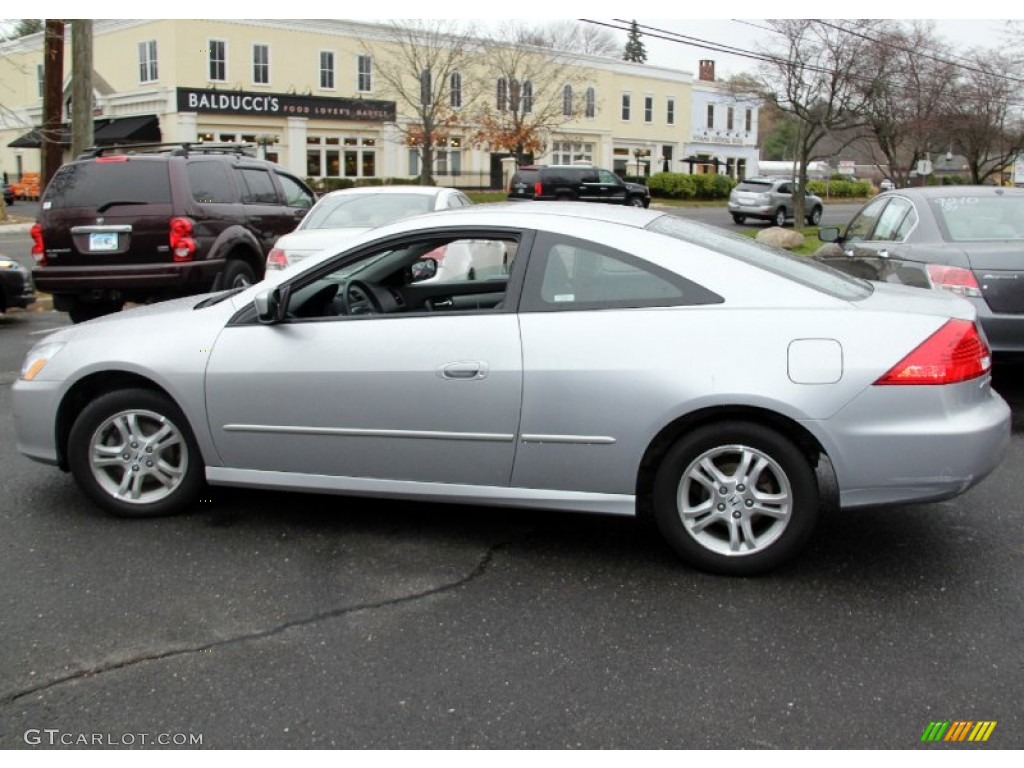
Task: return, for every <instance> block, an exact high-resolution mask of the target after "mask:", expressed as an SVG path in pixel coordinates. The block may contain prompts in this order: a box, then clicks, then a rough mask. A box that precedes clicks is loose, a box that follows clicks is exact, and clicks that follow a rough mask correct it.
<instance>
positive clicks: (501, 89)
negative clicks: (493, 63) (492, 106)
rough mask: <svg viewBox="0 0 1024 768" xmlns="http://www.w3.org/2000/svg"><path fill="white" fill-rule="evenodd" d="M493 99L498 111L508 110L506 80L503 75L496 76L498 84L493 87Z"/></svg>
mask: <svg viewBox="0 0 1024 768" xmlns="http://www.w3.org/2000/svg"><path fill="white" fill-rule="evenodd" d="M495 101H496V102H497V104H496V106H497V108H498V111H499V112H505V111H507V110H508V81H507V80H506V79H505V78H504V77H499V78H498V84H497V87H496V89H495Z"/></svg>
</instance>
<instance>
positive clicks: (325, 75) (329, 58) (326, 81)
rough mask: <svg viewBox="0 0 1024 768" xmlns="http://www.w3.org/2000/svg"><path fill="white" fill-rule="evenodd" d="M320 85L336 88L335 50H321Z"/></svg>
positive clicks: (326, 88) (327, 88) (330, 88)
mask: <svg viewBox="0 0 1024 768" xmlns="http://www.w3.org/2000/svg"><path fill="white" fill-rule="evenodd" d="M320 87H321V88H323V89H325V90H329V91H332V90H334V51H320Z"/></svg>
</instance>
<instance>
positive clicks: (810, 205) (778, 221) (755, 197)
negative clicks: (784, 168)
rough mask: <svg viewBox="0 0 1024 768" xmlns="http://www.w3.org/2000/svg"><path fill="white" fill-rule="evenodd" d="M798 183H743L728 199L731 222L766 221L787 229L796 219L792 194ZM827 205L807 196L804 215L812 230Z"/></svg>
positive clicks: (757, 179)
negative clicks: (791, 220)
mask: <svg viewBox="0 0 1024 768" xmlns="http://www.w3.org/2000/svg"><path fill="white" fill-rule="evenodd" d="M795 188H796V183H795V182H793V181H791V180H789V179H773V178H768V177H754V178H751V179H744V180H743V181H741V182H740V183H739V184H737V185H736V187H735V189H733V191H732V192H731V193H730V195H729V213H731V214H732V220H733V221H735V222H736V223H737V224H742V223H743V222H745V221H746V220H747V219H763V220H766V221H771V222H774V223H775V226H777V227H782V226H785V224H786V220H787V219H792V218H793V190H794V189H795ZM822 211H824V205H823V204H822V202H821V198H820V197H818V196H817V195H812V194H811V193H810V192H808V193H807V194H806V195H805V196H804V212H805V214H806V216H807V223H808V224H810V225H811V226H814V225H816V224H818V223H819V222H820V221H821V214H822Z"/></svg>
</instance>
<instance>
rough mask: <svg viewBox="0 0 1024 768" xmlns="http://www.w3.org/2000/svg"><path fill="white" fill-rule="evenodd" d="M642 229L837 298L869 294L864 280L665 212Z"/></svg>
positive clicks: (850, 297)
mask: <svg viewBox="0 0 1024 768" xmlns="http://www.w3.org/2000/svg"><path fill="white" fill-rule="evenodd" d="M646 229H648V230H650V231H651V232H658V233H660V234H663V235H668V236H669V237H674V238H676V239H677V240H682V241H684V242H687V243H693V244H694V245H699V246H701V247H702V248H707V249H709V250H712V251H715V252H716V253H721V254H722V255H724V256H729V257H731V258H734V259H737V260H739V261H742V262H743V263H745V264H750V265H752V266H755V267H759V268H761V269H764V270H766V271H768V272H771V273H773V274H776V275H779V276H780V277H785V278H788V279H790V280H792V281H794V282H797V283H800V284H801V285H804V286H807V287H808V288H813V289H814V290H816V291H821V292H822V293H825V294H828V295H829V296H834V297H835V298H837V299H844V300H846V301H856V300H858V299H865V298H867V297H868V296H870V295H871V291H872V288H871V284H870V283H868V282H867V281H866V280H860V279H858V278H855V277H850V276H849V275H846V274H844V273H842V272H840V271H839V270H836V269H832V267H828V266H825V265H824V264H820V263H819V262H817V261H812V260H811V259H809V258H805V257H803V256H795V255H793V254H792V253H789V252H788V251H784V250H782V249H781V248H773V247H772V246H770V245H765V244H764V243H759V242H758V241H756V240H753V239H752V238H749V237H745V236H744V235H739V234H734V233H732V232H728V231H726V230H724V229H718V228H717V227H712V226H709V225H707V224H700V223H698V222H695V221H686V220H685V219H680V218H679V217H677V216H668V215H666V216H662V217H660V218H657V219H655V220H654V221H652V222H651V223H650V224H648V225H647V227H646Z"/></svg>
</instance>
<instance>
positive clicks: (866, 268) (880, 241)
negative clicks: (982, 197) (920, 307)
mask: <svg viewBox="0 0 1024 768" xmlns="http://www.w3.org/2000/svg"><path fill="white" fill-rule="evenodd" d="M918 221H919V217H918V213H917V210H916V209H915V207H914V205H913V203H912V202H911V201H910V200H908V199H906V198H904V197H899V196H889V197H881V198H876V199H875V200H873V201H872V202H870V203H868V205H866V206H865V207H864V208H863V209H862V210H861V211H860V212H859V213H858V214H857V215H856V216H854V218H853V219H852V220H851V221H850V223H849V225H848V226H847V228H846V231H845V232H844V233H843V236H842V238H841V240H840V243H839V245H840V247H841V248H842V253H841V255H835V254H833V255H830V256H824V257H823V258H821V259H820V260H821V261H824V262H825V263H828V264H830V265H831V266H834V267H837V268H838V269H841V270H842V271H844V272H847V273H849V274H852V275H855V276H856V277H862V278H865V279H867V280H879V281H883V282H899V283H904V284H906V285H914V286H918V287H928V286H929V283H928V278H927V274H926V272H925V271H924V269H923V268H922V267H921V266H920V265H919V264H917V262H916V261H915V258H914V248H913V246H912V245H911V244H910V243H908V242H907V240H908V237H909V235H910V234H911V233H912V232H913V231H914V229H915V228H916V226H917V224H918Z"/></svg>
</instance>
